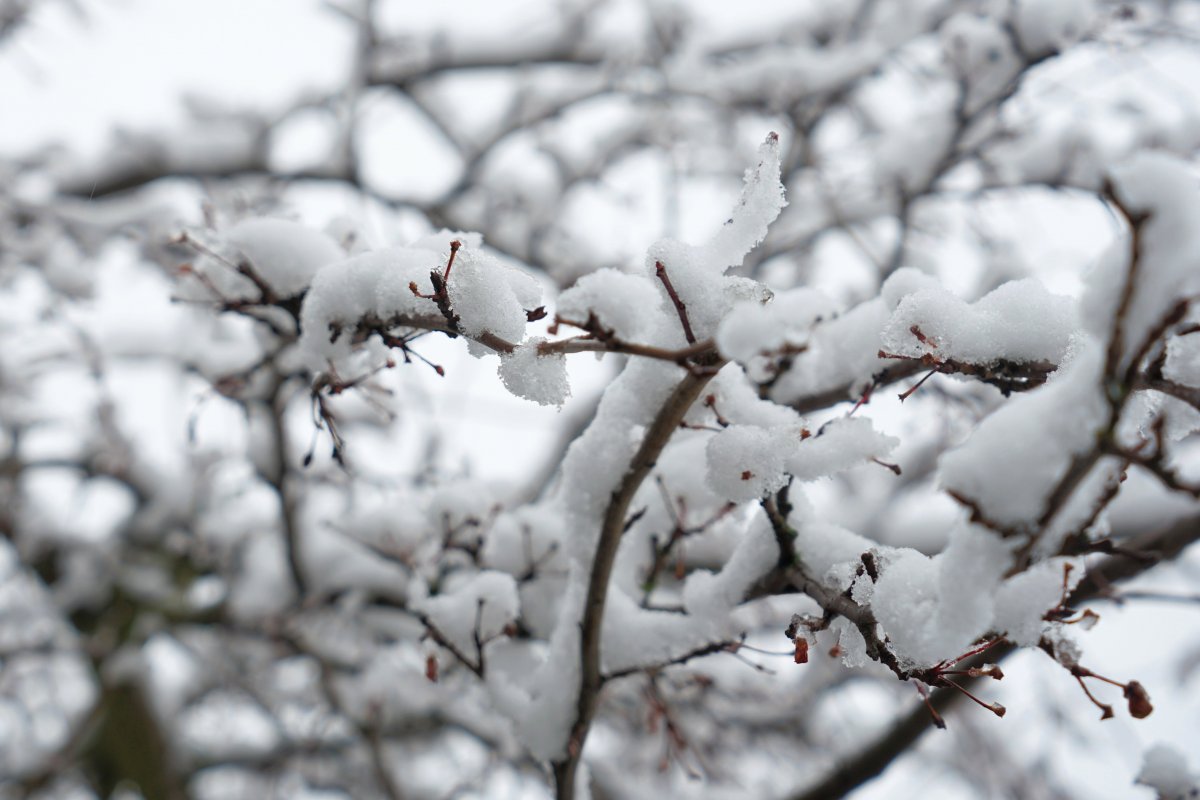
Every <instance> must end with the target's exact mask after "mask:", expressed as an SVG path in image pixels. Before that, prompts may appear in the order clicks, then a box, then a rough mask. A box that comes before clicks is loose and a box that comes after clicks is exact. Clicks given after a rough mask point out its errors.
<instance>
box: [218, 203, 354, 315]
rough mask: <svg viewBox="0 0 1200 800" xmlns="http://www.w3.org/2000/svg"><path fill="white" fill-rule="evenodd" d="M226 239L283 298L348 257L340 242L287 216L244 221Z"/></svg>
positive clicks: (299, 290)
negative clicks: (323, 269)
mask: <svg viewBox="0 0 1200 800" xmlns="http://www.w3.org/2000/svg"><path fill="white" fill-rule="evenodd" d="M224 238H225V241H227V242H228V243H229V244H231V245H233V246H234V247H235V248H237V250H238V251H239V252H240V253H241V254H242V255H243V256H245V258H246V260H247V261H249V263H250V266H251V268H252V269H253V270H254V272H255V273H256V274H257V275H258V276H259V277H261V278H262V279H263V280H264V281H266V282H267V284H268V285H270V287H271V288H272V289H273V290H274V291H275V293H276V294H277V295H278V296H279V297H295V296H296V295H298V294H300V293H301V292H303V291H304V290H305V289H307V288H308V285H309V283H310V282H311V281H312V279H313V276H314V275H316V274H317V271H318V270H319V269H320V268H321V267H323V266H325V265H326V264H332V263H334V262H335V261H341V260H343V259H344V258H345V253H344V251H343V250H342V248H341V247H340V246H338V244H337V242H335V241H334V240H333V239H331V238H330V237H328V236H326V235H325V234H324V233H321V232H319V231H315V230H313V229H312V228H310V227H308V226H307V225H303V224H301V223H299V222H293V221H291V220H285V219H271V218H265V217H263V218H252V219H246V220H242V221H241V222H238V223H237V224H235V225H234V226H233V227H231V228H230V229H229V230H227V231H225V232H224Z"/></svg>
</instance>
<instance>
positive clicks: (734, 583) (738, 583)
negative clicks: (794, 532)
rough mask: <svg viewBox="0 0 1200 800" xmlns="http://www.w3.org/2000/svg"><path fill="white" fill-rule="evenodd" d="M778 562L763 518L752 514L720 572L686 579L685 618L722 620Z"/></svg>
mask: <svg viewBox="0 0 1200 800" xmlns="http://www.w3.org/2000/svg"><path fill="white" fill-rule="evenodd" d="M778 560H779V545H778V544H777V543H776V542H775V534H774V532H773V531H772V530H771V526H770V524H769V523H768V522H767V518H766V515H764V514H761V513H758V514H755V516H754V517H753V518H752V519H751V522H750V525H749V527H748V528H747V530H746V532H745V534H744V535H743V536H742V539H741V541H740V542H739V543H738V546H737V549H736V550H734V551H733V555H732V556H730V557H729V560H728V561H726V562H725V565H724V566H723V567H722V568H721V571H720V572H718V573H716V574H714V573H712V572H709V571H708V570H698V571H696V572H693V573H692V574H691V575H689V576H688V579H687V583H685V584H684V587H683V607H684V608H685V609H686V610H687V613H688V614H695V615H699V616H702V617H708V618H713V619H716V618H719V617H722V616H724V615H725V614H727V613H728V612H730V611H732V610H733V609H734V608H735V607H736V606H737V605H738V604H739V603H740V602H741V601H742V600H743V598H745V596H746V592H748V591H749V590H750V588H751V587H752V586H754V584H755V582H756V581H758V579H759V578H761V577H762V576H763V575H765V574H767V573H768V572H769V571H770V570H771V568H772V567H774V566H775V564H776V562H777V561H778Z"/></svg>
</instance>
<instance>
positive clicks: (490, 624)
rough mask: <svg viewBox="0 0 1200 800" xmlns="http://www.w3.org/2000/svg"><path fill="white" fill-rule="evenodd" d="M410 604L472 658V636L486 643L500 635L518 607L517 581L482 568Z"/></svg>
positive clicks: (513, 618) (473, 647)
mask: <svg viewBox="0 0 1200 800" xmlns="http://www.w3.org/2000/svg"><path fill="white" fill-rule="evenodd" d="M414 605H415V607H416V609H417V610H418V611H422V612H424V613H425V615H426V616H427V617H428V618H429V622H430V623H431V624H432V625H433V626H434V627H435V628H437V630H438V632H439V633H440V634H441V635H442V636H444V637H445V638H446V640H447V641H449V642H450V643H451V644H452V645H454V646H455V647H456V648H457V649H458V651H459V652H460V653H463V654H465V655H466V656H467V657H468V658H472V659H474V658H476V655H477V654H476V646H475V642H476V641H477V638H476V637H478V641H479V642H481V643H485V644H486V643H487V642H488V641H490V640H492V639H495V638H496V637H498V636H500V635H501V634H502V633H503V632H504V629H505V627H507V626H508V625H509V624H510V623H511V622H512V621H513V620H515V619H516V618H517V614H518V612H519V610H520V601H519V600H518V597H517V582H516V581H515V580H513V577H512V576H511V575H509V574H507V573H504V572H495V571H492V570H483V571H481V572H479V573H477V574H475V575H472V576H471V577H470V578H468V579H466V580H465V581H463V582H462V583H461V584H459V585H455V586H453V587H452V588H449V589H448V590H447V591H444V592H441V593H439V594H436V595H433V596H432V597H428V598H426V599H424V600H419V601H418V602H416V603H415V604H414ZM476 623H478V625H476Z"/></svg>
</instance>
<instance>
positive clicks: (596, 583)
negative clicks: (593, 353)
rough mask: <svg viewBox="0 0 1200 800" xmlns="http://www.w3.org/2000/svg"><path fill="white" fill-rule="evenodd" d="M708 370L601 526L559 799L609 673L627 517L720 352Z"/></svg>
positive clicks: (570, 790)
mask: <svg viewBox="0 0 1200 800" xmlns="http://www.w3.org/2000/svg"><path fill="white" fill-rule="evenodd" d="M711 362H712V363H710V364H706V365H705V366H707V367H711V369H705V370H704V371H703V372H689V373H688V374H687V375H686V376H685V377H684V379H683V380H682V381H680V382H679V384H678V385H677V386H676V387H675V390H674V391H673V392H671V395H670V396H669V397H668V398H667V399H666V401H665V402H664V403H663V405H662V408H661V409H659V412H658V416H656V417H655V419H654V422H653V423H652V424H651V425H650V428H649V430H647V431H646V436H645V438H644V439H643V440H642V444H641V447H639V448H638V451H637V453H636V454H634V457H633V460H632V462H630V465H629V469H628V470H626V472H625V476H624V477H623V478H622V479H621V483H620V485H618V487H617V489H616V491H614V492H613V494H612V498H611V500H610V501H609V504H608V508H607V509H606V510H605V512H604V521H603V523H602V524H601V527H600V539H599V542H598V543H597V545H596V553H595V556H594V557H593V559H592V572H591V576H590V577H589V580H588V591H587V599H586V600H585V601H584V609H583V620H582V622H581V623H580V626H581V629H582V630H581V634H580V661H581V670H582V677H581V682H580V687H579V699H578V702H577V705H576V712H575V714H576V716H575V724H574V725H573V726H572V728H571V736H570V739H569V743H568V745H567V756H566V758H565V759H563V760H562V761H558V762H555V764H554V783H555V787H556V796H557V797H558V798H559V800H572V798H574V796H575V773H576V769H577V768H578V766H579V759H580V756H582V755H583V745H584V742H585V740H586V739H587V735H588V731H589V729H590V728H591V725H592V719H593V718H594V717H595V713H596V705H597V701H598V699H599V695H600V689H601V687H602V686H603V685H604V675H603V674H602V673H601V671H600V639H601V628H602V623H603V621H604V605H605V601H606V600H607V598H608V585H609V579H610V578H611V576H612V570H613V564H614V563H615V562H616V559H617V547H618V545H620V543H621V534H622V533H624V530H625V517H626V516H627V514H628V513H629V504H630V503H631V502H632V501H633V497H634V495H635V494H636V493H637V490H638V488H639V487H640V486H641V485H642V481H644V480H645V479H646V476H647V475H649V474H650V470H651V469H653V468H654V465H655V463H656V462H657V461H658V457H659V455H660V454H661V453H662V451H663V448H664V447H666V446H667V442H668V441H670V439H671V434H673V433H674V432H675V430H676V428H678V427H679V423H680V422H681V421H682V420H683V417H684V415H685V414H687V412H688V409H689V408H691V407H692V403H694V402H695V401H696V399H697V398H699V397H700V394H701V392H703V391H704V387H705V386H707V385H708V382H709V381H710V380H712V378H713V376H714V375H715V374H716V371H717V369H718V368H720V367H721V366H722V365H723V363H724V362H723V361H721V360H719V359H718V358H717V357H716V356H713V357H712V358H711Z"/></svg>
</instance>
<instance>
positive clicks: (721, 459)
mask: <svg viewBox="0 0 1200 800" xmlns="http://www.w3.org/2000/svg"><path fill="white" fill-rule="evenodd" d="M799 442H800V430H799V429H782V430H781V429H778V428H775V429H765V428H759V427H756V426H752V425H731V426H729V427H728V428H726V429H725V430H723V431H721V432H720V433H718V434H716V435H714V436H713V437H712V439H710V440H709V442H708V448H707V453H706V454H707V457H708V485H709V487H710V488H712V490H713V491H714V492H716V493H717V494H718V495H720V496H721V497H723V498H725V499H726V500H732V501H734V502H742V501H745V500H756V499H758V498H760V497H762V496H764V495H766V494H769V493H771V492H776V491H778V490H780V489H782V488H783V486H784V484H785V483H787V475H785V474H784V464H785V462H786V459H787V457H788V455H789V453H790V452H791V450H792V449H793V447H795V446H796V445H797V444H799Z"/></svg>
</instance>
